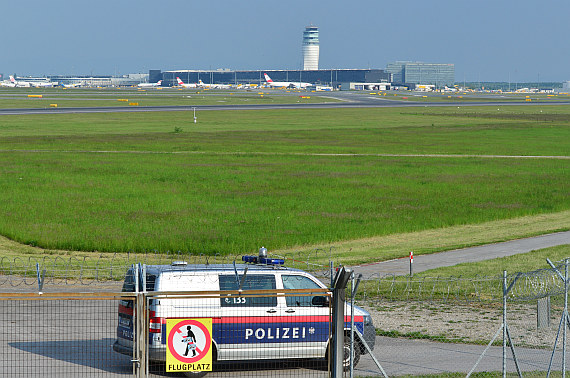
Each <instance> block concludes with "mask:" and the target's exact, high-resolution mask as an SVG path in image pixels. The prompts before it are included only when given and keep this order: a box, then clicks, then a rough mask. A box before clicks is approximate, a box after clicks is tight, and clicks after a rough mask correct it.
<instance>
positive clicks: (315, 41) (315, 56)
mask: <svg viewBox="0 0 570 378" xmlns="http://www.w3.org/2000/svg"><path fill="white" fill-rule="evenodd" d="M303 69H304V70H318V69H319V28H317V27H316V26H312V25H311V26H307V27H306V28H305V31H304V32H303Z"/></svg>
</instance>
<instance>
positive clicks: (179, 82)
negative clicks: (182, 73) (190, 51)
mask: <svg viewBox="0 0 570 378" xmlns="http://www.w3.org/2000/svg"><path fill="white" fill-rule="evenodd" d="M176 81H177V82H178V85H182V84H184V82H183V81H182V80H180V78H179V77H178V76H176Z"/></svg>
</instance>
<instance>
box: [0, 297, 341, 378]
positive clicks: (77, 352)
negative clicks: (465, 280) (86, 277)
mask: <svg viewBox="0 0 570 378" xmlns="http://www.w3.org/2000/svg"><path fill="white" fill-rule="evenodd" d="M316 296H318V297H323V298H329V299H328V300H326V301H324V302H321V303H323V305H318V307H314V306H313V305H312V298H314V297H316ZM330 297H331V293H330V291H329V290H326V289H314V290H313V289H312V290H308V289H298V290H291V289H290V290H284V289H281V290H275V289H273V290H248V291H236V290H233V291H232V290H225V291H209V292H208V291H197V292H196V291H193V292H180V291H176V292H138V293H137V292H133V293H44V294H38V293H4V294H0V325H1V329H0V355H1V356H2V364H1V366H0V376H5V377H15V376H22V377H39V376H41V377H44V376H53V377H79V376H81V377H83V376H104V377H119V376H121V377H127V376H135V377H160V376H173V375H172V374H173V373H168V372H167V369H168V365H167V364H168V361H166V348H167V346H168V345H169V344H168V337H175V338H176V337H178V336H180V337H182V336H181V335H182V332H189V330H187V329H186V328H187V325H188V324H186V323H184V324H182V323H181V322H185V321H188V319H194V320H195V319H198V320H199V321H203V320H204V319H209V320H210V321H211V323H212V335H211V337H212V356H213V361H212V362H213V366H212V367H213V372H212V373H209V376H211V377H212V378H214V377H228V376H231V375H236V374H237V375H240V376H251V377H265V376H282V377H291V376H297V377H307V376H309V377H311V376H312V377H328V376H330V370H329V363H328V362H327V360H326V359H325V356H327V355H328V348H329V341H330V338H331V330H332V329H331V323H330V322H331V307H330V302H331V301H330ZM269 302H270V303H271V304H272V305H275V308H277V311H272V310H271V309H269V310H268V307H267V304H268V303H269ZM170 321H172V322H174V323H176V324H182V325H181V326H180V327H179V328H180V329H179V331H178V332H177V333H176V334H174V336H172V332H173V331H169V330H168V328H167V327H169V326H170V324H168V323H169V322H170ZM189 324H191V325H192V324H193V323H189ZM176 326H177V325H175V326H174V327H176ZM169 332H170V333H169ZM194 332H195V334H196V335H197V338H199V336H198V334H199V332H200V331H199V329H198V330H196V328H194ZM189 335H190V333H187V334H185V335H183V336H188V337H189ZM117 340H122V342H121V344H120V345H119V344H118V341H117ZM137 340H140V341H141V342H137ZM143 340H144V341H145V342H142V341H143ZM185 345H186V344H185ZM196 346H197V347H198V348H197V349H195V350H200V349H199V348H203V345H199V343H198V342H196ZM182 348H184V346H182ZM182 350H183V349H182ZM118 352H119V353H118ZM200 352H202V350H200ZM179 353H182V352H179ZM186 353H188V356H190V355H191V353H192V349H191V348H190V349H189V350H187V351H186ZM170 363H172V362H170ZM174 376H176V374H174Z"/></svg>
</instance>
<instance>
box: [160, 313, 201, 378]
mask: <svg viewBox="0 0 570 378" xmlns="http://www.w3.org/2000/svg"><path fill="white" fill-rule="evenodd" d="M166 334H167V339H166V346H167V349H166V371H167V372H174V371H212V349H211V346H212V319H211V318H209V319H207V318H204V319H166Z"/></svg>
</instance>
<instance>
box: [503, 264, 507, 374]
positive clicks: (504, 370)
mask: <svg viewBox="0 0 570 378" xmlns="http://www.w3.org/2000/svg"><path fill="white" fill-rule="evenodd" d="M506 376H507V271H506V270H503V378H506Z"/></svg>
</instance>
